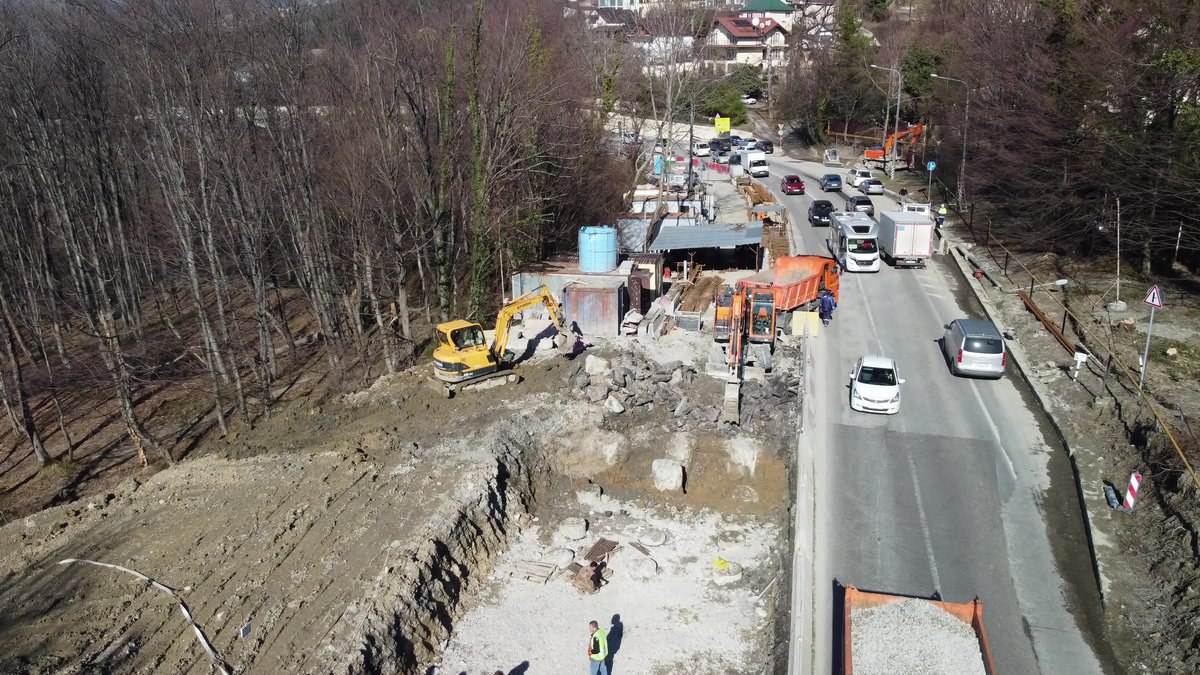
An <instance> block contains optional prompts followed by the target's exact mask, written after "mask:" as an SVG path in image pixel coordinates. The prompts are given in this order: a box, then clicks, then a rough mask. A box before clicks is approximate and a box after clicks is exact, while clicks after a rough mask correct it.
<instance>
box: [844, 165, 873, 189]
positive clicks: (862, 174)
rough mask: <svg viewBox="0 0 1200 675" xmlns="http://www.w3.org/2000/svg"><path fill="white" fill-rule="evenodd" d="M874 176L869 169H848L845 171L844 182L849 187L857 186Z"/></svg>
mask: <svg viewBox="0 0 1200 675" xmlns="http://www.w3.org/2000/svg"><path fill="white" fill-rule="evenodd" d="M874 177H875V176H874V175H873V174H872V173H871V170H870V169H850V170H849V171H847V172H846V183H847V184H848V185H849V186H850V187H858V186H859V185H861V184H862V182H863V181H865V180H870V179H872V178H874Z"/></svg>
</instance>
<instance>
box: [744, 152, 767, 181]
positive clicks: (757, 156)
mask: <svg viewBox="0 0 1200 675" xmlns="http://www.w3.org/2000/svg"><path fill="white" fill-rule="evenodd" d="M742 168H743V169H744V170H745V171H746V173H747V174H749V175H751V176H754V177H755V178H765V177H767V176H769V175H771V171H770V170H769V169H768V168H767V153H765V152H763V151H761V150H750V151H749V152H743V153H742Z"/></svg>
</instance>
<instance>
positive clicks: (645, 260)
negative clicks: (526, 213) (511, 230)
mask: <svg viewBox="0 0 1200 675" xmlns="http://www.w3.org/2000/svg"><path fill="white" fill-rule="evenodd" d="M662 277H663V257H662V256H661V255H659V254H657V253H637V254H631V255H627V256H624V260H622V261H621V263H620V264H619V265H618V266H617V269H615V270H613V271H611V272H605V273H602V274H589V273H585V272H580V271H579V262H578V257H577V256H574V255H562V256H559V257H556V258H555V259H554V260H546V261H539V262H535V263H530V264H528V265H524V266H522V267H521V268H520V269H518V270H517V272H516V273H514V274H513V275H512V296H511V297H517V296H519V295H521V294H523V293H528V292H529V291H532V290H534V289H536V288H538V287H539V286H542V285H543V284H544V285H545V286H546V288H548V289H549V290H550V292H551V293H552V294H553V295H554V297H556V298H558V300H559V301H560V302H561V303H562V305H563V313H564V315H565V318H566V320H567V321H568V322H575V323H576V324H577V325H578V326H579V328H580V329H581V330H582V331H583V333H584V335H588V336H591V337H616V336H617V335H618V334H619V329H620V322H621V320H622V319H623V318H624V316H625V312H627V311H628V310H629V309H636V310H638V311H639V312H643V313H644V312H645V311H646V310H648V309H649V307H650V303H651V302H653V301H654V300H655V299H656V298H658V296H659V294H660V293H661V289H662ZM530 311H531V312H534V313H535V314H534V315H538V314H536V313H537V312H540V311H541V310H538V309H535V310H530ZM538 316H540V315H538Z"/></svg>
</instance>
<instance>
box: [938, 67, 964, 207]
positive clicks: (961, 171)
mask: <svg viewBox="0 0 1200 675" xmlns="http://www.w3.org/2000/svg"><path fill="white" fill-rule="evenodd" d="M929 76H930V77H932V78H934V79H937V80H947V81H949V82H957V83H959V84H961V85H962V86H963V88H965V89H966V90H967V100H966V102H965V103H964V104H963V130H962V160H961V161H959V163H958V208H959V209H962V208H964V206H963V200H965V199H966V196H967V189H966V180H967V125H968V124H969V123H970V121H971V85H969V84H967V83H966V81H964V80H959V79H956V78H953V77H942V76H941V75H934V74H932V73H931V74H930V75H929Z"/></svg>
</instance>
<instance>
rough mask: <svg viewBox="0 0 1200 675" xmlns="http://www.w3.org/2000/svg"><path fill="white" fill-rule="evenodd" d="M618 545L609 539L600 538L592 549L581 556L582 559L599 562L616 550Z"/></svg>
mask: <svg viewBox="0 0 1200 675" xmlns="http://www.w3.org/2000/svg"><path fill="white" fill-rule="evenodd" d="M617 546H618V544H617V542H615V541H613V540H611V539H604V538H603V537H601V538H600V539H599V540H598V541H596V543H594V544H592V547H591V548H589V549H588V550H587V553H584V554H583V559H584V560H587V561H589V562H600V561H601V560H603V559H605V558H607V557H608V555H609V554H610V553H612V552H613V551H615V550H616V548H617Z"/></svg>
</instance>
